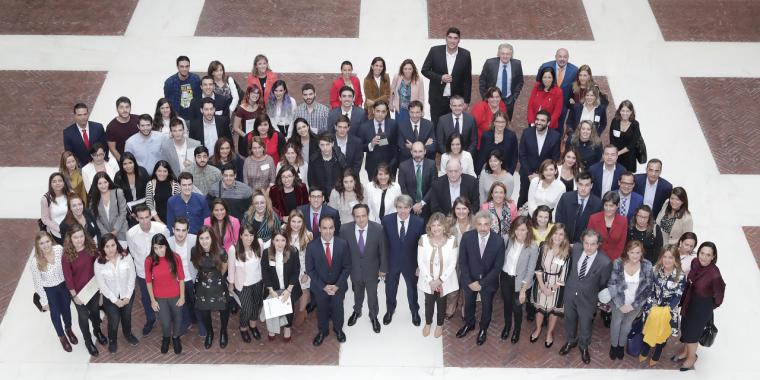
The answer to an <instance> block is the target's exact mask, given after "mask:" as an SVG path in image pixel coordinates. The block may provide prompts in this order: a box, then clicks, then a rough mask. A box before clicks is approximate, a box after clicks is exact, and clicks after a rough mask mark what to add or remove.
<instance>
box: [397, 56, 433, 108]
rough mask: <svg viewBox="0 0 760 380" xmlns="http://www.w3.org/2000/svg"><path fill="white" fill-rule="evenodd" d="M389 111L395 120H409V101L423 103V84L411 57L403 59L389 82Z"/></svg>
mask: <svg viewBox="0 0 760 380" xmlns="http://www.w3.org/2000/svg"><path fill="white" fill-rule="evenodd" d="M390 88H391V100H390V106H391V109H390V111H391V112H394V113H395V114H396V115H395V118H396V121H397V122H400V121H402V120H406V121H408V120H409V103H411V102H413V101H415V100H417V101H420V102H422V103H425V84H424V83H423V82H422V77H420V74H419V72H418V71H417V65H415V64H414V61H413V60H411V59H408V58H407V59H405V60H404V61H403V62H401V66H399V68H398V74H396V76H395V77H394V78H393V82H392V83H391V87H390Z"/></svg>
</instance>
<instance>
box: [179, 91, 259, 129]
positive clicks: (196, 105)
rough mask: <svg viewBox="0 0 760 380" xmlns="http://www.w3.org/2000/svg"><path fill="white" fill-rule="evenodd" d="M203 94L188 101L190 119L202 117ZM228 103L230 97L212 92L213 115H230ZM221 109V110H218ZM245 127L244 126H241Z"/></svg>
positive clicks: (229, 102) (230, 99)
mask: <svg viewBox="0 0 760 380" xmlns="http://www.w3.org/2000/svg"><path fill="white" fill-rule="evenodd" d="M202 101H203V94H202V93H201V96H198V97H194V98H193V100H191V101H190V108H189V109H190V120H193V119H200V118H202V117H203V113H202V112H201V108H202V107H203V103H202ZM230 104H232V98H230V97H228V96H224V95H219V94H214V110H215V112H214V115H216V116H226V117H228V118H229V117H230ZM220 111H221V112H220ZM243 129H245V128H243Z"/></svg>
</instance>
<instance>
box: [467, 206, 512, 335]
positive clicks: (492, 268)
mask: <svg viewBox="0 0 760 380" xmlns="http://www.w3.org/2000/svg"><path fill="white" fill-rule="evenodd" d="M491 218H492V215H491V213H490V212H488V211H479V212H478V213H477V214H475V229H474V230H470V231H467V232H465V233H464V234H462V240H461V242H460V243H459V269H460V280H459V284H460V286H459V287H460V289H462V290H463V291H464V321H465V322H464V326H463V327H462V328H461V329H459V331H457V338H464V337H465V336H466V335H467V333H468V332H470V331H471V330H474V329H475V300H476V298H477V296H478V293H480V302H481V307H482V312H481V315H480V332H479V333H478V338H477V341H476V343H477V344H478V345H479V346H480V345H483V343H485V342H486V336H487V333H488V326H489V325H490V324H491V313H492V311H493V296H494V295H495V294H496V291H497V290H498V289H499V273H500V272H501V269H502V267H503V266H504V257H505V254H504V251H505V250H506V249H505V247H504V239H503V238H502V237H501V236H499V235H498V234H494V233H491Z"/></svg>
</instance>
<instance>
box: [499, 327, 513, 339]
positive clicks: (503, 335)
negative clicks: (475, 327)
mask: <svg viewBox="0 0 760 380" xmlns="http://www.w3.org/2000/svg"><path fill="white" fill-rule="evenodd" d="M511 329H512V326H504V330H501V340H507V338H509V330H511Z"/></svg>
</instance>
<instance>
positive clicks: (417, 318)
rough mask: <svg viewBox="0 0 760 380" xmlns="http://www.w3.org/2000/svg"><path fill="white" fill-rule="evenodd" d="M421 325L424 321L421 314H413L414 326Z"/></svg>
mask: <svg viewBox="0 0 760 380" xmlns="http://www.w3.org/2000/svg"><path fill="white" fill-rule="evenodd" d="M420 323H422V319H420V314H419V313H414V314H412V324H413V325H415V326H419V325H420Z"/></svg>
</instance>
